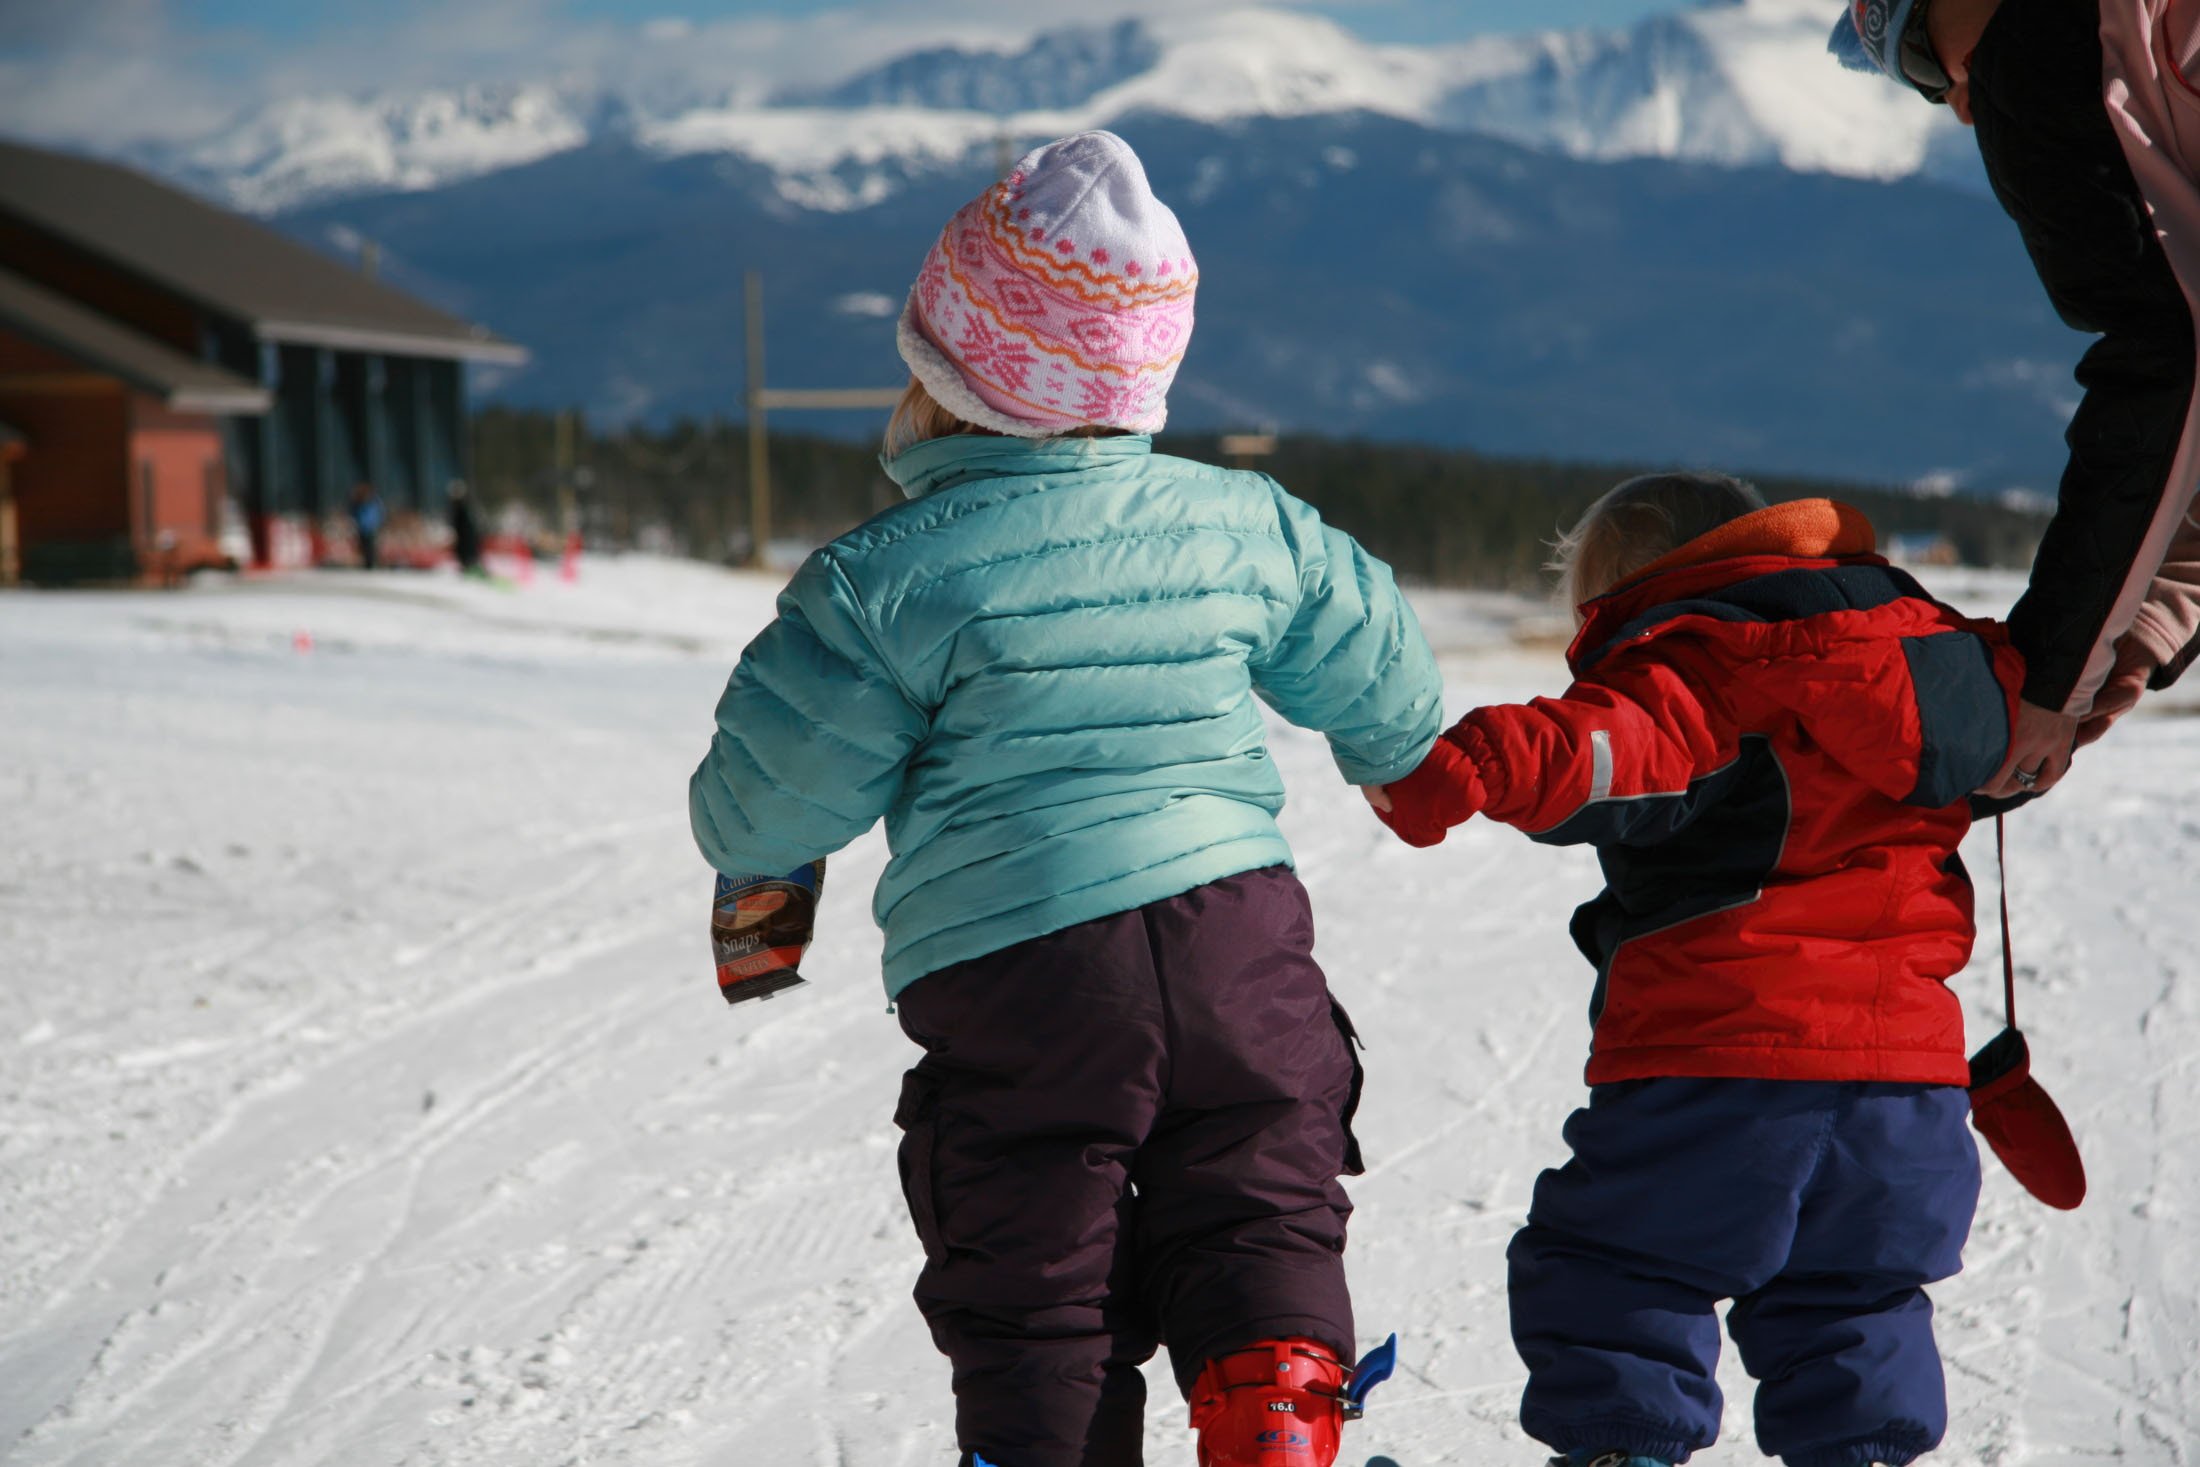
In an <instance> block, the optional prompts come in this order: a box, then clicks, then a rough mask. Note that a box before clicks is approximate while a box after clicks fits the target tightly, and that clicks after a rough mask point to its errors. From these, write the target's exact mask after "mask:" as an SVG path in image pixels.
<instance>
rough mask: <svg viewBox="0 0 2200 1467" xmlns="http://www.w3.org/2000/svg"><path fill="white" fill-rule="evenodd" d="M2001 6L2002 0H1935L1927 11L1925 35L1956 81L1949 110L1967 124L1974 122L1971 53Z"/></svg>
mask: <svg viewBox="0 0 2200 1467" xmlns="http://www.w3.org/2000/svg"><path fill="white" fill-rule="evenodd" d="M2000 8H2001V0H1933V8H1932V9H1930V10H1928V11H1926V12H1925V39H1927V40H1928V41H1931V42H1932V44H1933V51H1934V53H1935V54H1936V55H1938V56H1939V57H1940V64H1941V67H1942V68H1943V69H1944V70H1946V71H1947V73H1948V79H1949V80H1950V81H1952V82H1953V83H1955V85H1954V86H1953V87H1952V88H1951V89H1950V90H1949V92H1948V107H1949V110H1951V111H1953V112H1954V113H1955V115H1956V121H1958V122H1960V123H1962V124H1963V125H1964V126H1965V127H1969V126H1970V125H1971V53H1972V52H1973V51H1975V50H1977V49H1978V43H1979V37H1981V36H1983V35H1985V34H1986V25H1987V22H1989V21H1991V20H1992V19H1993V18H1994V12H1995V11H1996V10H1999V9H2000Z"/></svg>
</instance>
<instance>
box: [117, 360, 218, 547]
mask: <svg viewBox="0 0 2200 1467" xmlns="http://www.w3.org/2000/svg"><path fill="white" fill-rule="evenodd" d="M130 460H131V469H130V507H129V508H130V527H131V538H132V540H133V541H134V542H135V543H136V545H137V547H138V554H139V561H140V564H141V566H142V567H143V569H144V570H145V571H146V573H148V574H152V575H172V574H175V573H177V572H181V571H187V570H191V569H193V568H194V567H198V566H205V565H213V564H216V563H218V562H219V561H220V560H221V559H222V551H221V526H222V517H221V515H222V501H223V500H224V499H225V498H227V497H228V493H229V481H228V469H227V465H226V461H225V457H224V454H223V445H222V432H221V425H220V423H219V422H217V421H216V420H215V419H213V418H209V417H205V416H202V415H198V414H186V413H172V412H170V411H168V409H166V408H165V407H163V406H161V404H160V403H158V402H156V401H154V400H153V399H152V398H149V397H144V396H139V397H137V398H135V399H133V401H132V403H131V431H130Z"/></svg>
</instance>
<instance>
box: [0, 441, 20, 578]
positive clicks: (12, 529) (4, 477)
mask: <svg viewBox="0 0 2200 1467" xmlns="http://www.w3.org/2000/svg"><path fill="white" fill-rule="evenodd" d="M22 579H23V552H22V542H21V541H20V540H18V539H17V538H16V521H15V489H14V486H13V484H12V483H11V481H10V479H9V474H8V456H7V450H6V448H5V447H0V586H13V585H16V584H18V583H19V582H20V581H21V580H22Z"/></svg>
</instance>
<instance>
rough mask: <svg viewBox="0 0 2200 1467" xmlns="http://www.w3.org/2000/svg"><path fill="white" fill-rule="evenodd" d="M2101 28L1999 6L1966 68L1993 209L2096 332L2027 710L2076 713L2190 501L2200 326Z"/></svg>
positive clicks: (2035, 620)
mask: <svg viewBox="0 0 2200 1467" xmlns="http://www.w3.org/2000/svg"><path fill="white" fill-rule="evenodd" d="M2099 19H2100V17H2099V12H2098V8H2097V6H2096V5H2094V4H2091V3H2085V0H2078V3H2073V0H2004V3H2003V5H2002V7H2001V9H2000V10H1999V11H1998V12H1997V13H1996V15H1995V17H1994V20H1993V22H1992V24H1991V25H1989V26H1988V28H1987V31H1986V34H1985V36H1984V37H1983V38H1982V39H1981V41H1980V43H1979V47H1978V50H1977V51H1976V52H1975V53H1974V54H1973V56H1972V59H1971V106H1972V112H1973V114H1974V116H1975V117H1976V119H1977V124H1978V141H1979V151H1980V153H1981V154H1982V155H1983V156H1984V158H1985V162H1986V171H1987V176H1988V177H1989V178H1990V179H1991V180H1992V182H1993V185H1994V193H1995V196H1996V197H1997V198H1999V199H2000V200H2001V204H2002V207H2003V208H2004V209H2006V210H2007V211H2008V213H2009V216H2010V218H2012V219H2014V220H2015V221H2016V224H2017V228H2018V230H2019V231H2020V232H2021V233H2022V234H2023V236H2024V244H2025V248H2026V250H2027V251H2028V252H2029V253H2030V254H2031V257H2032V264H2033V266H2034V268H2035V269H2037V270H2038V272H2039V276H2040V281H2041V283H2042V284H2044V285H2045V286H2046V287H2047V293H2048V296H2049V298H2050V299H2051V300H2052V301H2053V302H2054V305H2055V309H2056V311H2057V312H2058V313H2059V314H2060V315H2061V316H2062V318H2063V320H2065V321H2066V322H2068V323H2069V324H2070V325H2071V326H2073V327H2075V328H2076V329H2078V330H2080V331H2086V332H2092V333H2096V334H2098V335H2099V336H2100V340H2099V341H2097V342H2096V343H2094V345H2093V347H2092V349H2091V350H2089V351H2088V352H2087V353H2086V354H2085V358H2084V360H2083V361H2082V362H2081V363H2080V364H2079V366H2078V383H2079V385H2080V386H2081V387H2082V388H2083V389H2084V390H2085V397H2084V400H2083V401H2082V402H2081V403H2080V404H2079V407H2078V411H2077V414H2076V416H2075V417H2073V418H2072V420H2071V423H2070V430H2069V433H2068V435H2067V437H2068V442H2069V445H2070V461H2069V464H2068V466H2067V467H2066V468H2065V470H2064V472H2063V477H2062V483H2061V486H2060V490H2059V493H2058V498H2057V503H2056V509H2055V516H2054V519H2053V520H2052V521H2051V522H2050V523H2049V525H2048V528H2047V534H2046V537H2045V538H2044V539H2043V540H2042V541H2041V544H2040V550H2039V554H2038V556H2037V557H2036V558H2035V560H2034V561H2033V566H2032V581H2031V586H2030V588H2029V589H2028V590H2027V591H2026V592H2025V594H2024V596H2023V598H2022V599H2021V600H2019V601H2018V603H2017V605H2016V609H2015V610H2014V611H2012V612H2011V613H2010V616H2009V628H2010V635H2011V637H2012V638H2013V639H2014V641H2015V642H2016V645H2017V648H2018V650H2019V651H2021V652H2023V653H2024V655H2025V660H2026V664H2027V674H2026V679H2025V688H2024V696H2025V698H2026V700H2027V701H2029V702H2032V703H2035V704H2038V705H2040V706H2041V707H2045V708H2057V709H2062V708H2067V709H2068V711H2071V712H2079V713H2082V712H2083V711H2084V707H2083V704H2084V703H2086V702H2090V698H2089V697H2088V698H2086V699H2076V698H2075V697H2074V694H2075V691H2076V689H2077V688H2078V687H2079V686H2080V684H2081V683H2082V682H2083V680H2084V678H2085V674H2086V670H2087V666H2088V664H2089V663H2097V664H2098V666H2099V667H2100V668H2105V667H2106V665H2107V659H2108V657H2109V656H2110V655H2111V653H2112V651H2113V646H2114V643H2115V641H2116V638H2117V637H2118V636H2119V635H2121V634H2122V633H2123V631H2124V630H2125V628H2126V627H2127V626H2128V625H2129V623H2130V618H2131V615H2132V613H2133V612H2134V611H2135V610H2136V609H2137V606H2138V604H2139V601H2140V599H2141V598H2142V597H2143V595H2144V593H2145V591H2146V588H2147V586H2148V584H2149V583H2150V582H2151V580H2152V578H2153V576H2154V572H2155V569H2156V564H2154V563H2142V562H2144V561H2149V560H2152V561H2155V562H2158V561H2159V556H2156V555H2151V554H2150V552H2149V550H2148V547H2147V541H2148V538H2149V536H2150V535H2155V534H2156V532H2157V530H2158V528H2159V526H2160V525H2161V524H2162V523H2163V519H2164V516H2169V517H2172V518H2175V517H2181V516H2182V514H2183V511H2184V504H2183V502H2182V501H2183V500H2185V499H2188V498H2189V497H2190V496H2189V490H2190V487H2191V486H2190V485H2184V484H2177V483H2173V482H2172V478H2171V468H2172V465H2173V464H2174V462H2175V460H2176V458H2177V453H2178V449H2179V446H2180V444H2181V442H2182V440H2183V438H2184V434H2185V427H2186V422H2187V420H2188V418H2189V417H2190V416H2191V413H2192V407H2193V387H2194V347H2193V339H2194V331H2193V318H2192V312H2191V310H2190V308H2189V306H2188V305H2187V303H2186V300H2185V296H2184V292H2183V291H2182V290H2181V289H2180V288H2179V286H2178V283H2177V277H2176V275H2175V274H2174V273H2173V272H2172V270H2171V269H2170V265H2169V260H2168V258H2167V257H2166V256H2165V255H2164V254H2163V252H2162V246H2161V242H2160V241H2159V240H2158V239H2157V238H2156V237H2155V232H2154V223H2153V217H2152V215H2151V214H2150V213H2149V211H2148V209H2147V205H2146V200H2145V197H2144V195H2143V194H2142V193H2141V192H2140V189H2139V185H2138V182H2137V181H2136V180H2135V179H2134V178H2133V177H2132V174H2131V167H2130V165H2129V164H2128V163H2127V162H2126V161H2125V158H2124V153H2123V148H2122V146H2121V144H2120V143H2119V142H2118V139H2117V135H2116V131H2115V128H2114V126H2113V125H2112V124H2111V122H2110V120H2109V116H2108V110H2107V106H2106V102H2105V100H2104V95H2103V84H2102V66H2101V40H2100V31H2099ZM2173 499H2174V500H2178V501H2180V502H2178V503H2175V504H2173V503H2171V502H2170V501H2171V500H2173ZM2073 704H2076V705H2077V706H2071V705H2073Z"/></svg>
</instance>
